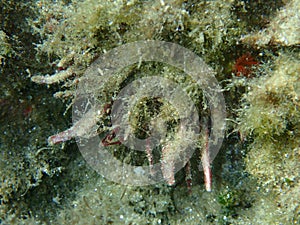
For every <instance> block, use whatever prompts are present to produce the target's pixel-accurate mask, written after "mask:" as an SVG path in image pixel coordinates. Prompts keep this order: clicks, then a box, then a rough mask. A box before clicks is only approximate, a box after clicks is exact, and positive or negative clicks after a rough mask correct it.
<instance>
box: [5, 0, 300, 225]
mask: <svg viewBox="0 0 300 225" xmlns="http://www.w3.org/2000/svg"><path fill="white" fill-rule="evenodd" d="M0 8H1V13H0V20H1V27H0V73H1V75H0V81H1V83H0V85H1V90H0V91H1V96H0V106H1V111H0V115H1V118H0V123H1V126H0V127H1V135H0V149H1V158H0V176H1V180H0V224H299V223H300V202H299V199H300V186H299V184H300V181H299V179H300V110H299V107H300V100H299V99H300V63H299V61H300V49H299V46H300V19H299V11H300V2H299V1H298V0H290V1H263V2H262V1H242V0H225V1H223V0H216V1H193V0H191V1H183V0H169V1H167V0H161V1H141V0H130V1H121V0H117V1H104V0H103V1H102V0H100V1H99V0H80V1H79V0H57V1H54V0H53V1H45V0H40V1H24V2H15V1H2V2H1V3H0ZM139 40H161V41H168V42H173V43H177V44H179V45H181V46H183V47H185V48H187V49H189V50H191V51H193V52H194V53H196V54H197V55H199V56H200V57H201V58H202V59H203V60H204V61H205V62H206V63H207V64H208V65H209V66H210V67H212V68H213V69H214V71H215V72H216V75H215V76H216V78H217V80H218V82H219V83H220V85H221V86H222V88H223V95H224V97H225V100H226V107H227V109H226V110H227V115H226V116H227V121H228V123H227V126H226V134H225V140H224V143H223V146H222V148H221V150H220V152H219V154H218V156H217V157H216V159H215V160H214V161H213V163H212V167H211V170H212V178H213V180H212V191H211V192H206V191H205V184H204V182H203V180H204V178H203V174H202V172H200V171H199V163H200V161H201V160H200V159H201V154H202V153H203V149H205V148H204V147H203V146H205V136H203V138H200V140H199V142H198V146H197V149H198V150H199V151H197V152H198V153H196V154H195V155H194V156H193V157H192V158H191V160H190V163H189V166H188V168H183V169H182V170H180V171H179V172H178V173H177V174H175V179H174V180H173V181H174V182H172V185H168V183H167V182H162V183H158V184H155V185H149V186H145V187H134V186H125V185H120V184H116V183H114V182H111V181H108V180H106V179H105V178H103V177H102V176H101V175H99V174H97V173H96V172H95V171H93V170H92V168H90V167H89V165H88V164H87V163H86V162H85V161H84V159H83V158H82V156H81V154H80V152H79V150H78V148H77V146H76V144H75V141H74V140H73V139H71V137H70V138H68V139H70V140H68V141H66V140H64V141H65V142H64V143H59V144H54V142H55V141H53V143H52V145H49V143H48V142H47V139H48V138H49V137H53V135H56V134H58V133H60V132H62V131H65V130H67V129H68V128H70V127H72V124H71V108H72V106H73V104H74V98H75V94H76V88H77V87H78V86H79V85H80V84H81V81H82V80H81V79H82V76H83V74H84V72H85V71H86V69H87V68H88V67H89V65H91V63H92V62H94V61H95V60H96V59H97V58H98V57H99V55H101V54H103V53H105V52H107V51H109V50H111V49H113V48H115V47H117V46H121V45H123V44H126V43H131V42H134V41H139ZM158 74H159V76H161V77H163V78H167V79H171V80H173V81H174V82H176V83H178V84H180V85H181V86H182V87H184V90H186V93H187V94H188V96H189V97H190V98H191V99H192V100H193V101H194V103H195V105H196V107H197V110H198V111H199V114H200V117H201V118H206V117H207V116H208V115H209V113H210V112H209V110H207V107H206V106H207V102H206V100H205V93H203V91H202V89H201V88H199V87H198V86H197V85H195V83H193V82H192V80H191V79H190V78H189V77H187V76H183V72H182V71H180V70H178V69H176V68H173V67H171V66H167V65H163V64H161V63H142V64H141V65H132V66H129V67H127V68H124V69H123V70H122V71H119V72H118V73H117V74H115V76H114V79H112V80H110V81H109V82H107V83H105V85H104V86H99V87H98V89H97V90H91V91H95V92H96V91H99V93H100V94H99V93H98V94H99V96H101V98H99V104H100V105H102V106H103V108H104V112H103V114H102V115H101V117H99V118H98V119H99V121H98V125H99V127H98V130H97V131H98V132H99V133H100V136H101V134H102V132H104V131H105V132H107V131H109V132H110V133H108V135H106V136H105V135H102V136H101V137H102V139H103V141H104V143H105V144H106V147H107V149H108V151H110V152H111V153H113V154H114V155H115V157H117V158H118V159H119V160H122V161H124V162H126V163H129V164H130V163H131V164H142V165H144V164H145V165H147V164H149V163H150V161H151V160H149V154H148V155H147V154H146V153H136V152H134V151H131V150H130V149H129V148H126V147H124V146H123V145H119V143H118V140H116V139H115V137H114V133H113V130H112V128H111V127H110V117H109V116H110V113H109V112H110V108H109V105H110V104H111V102H112V100H113V98H114V97H115V96H116V94H117V93H118V92H119V91H120V89H121V88H122V87H123V86H125V85H126V84H128V83H130V82H131V81H133V80H135V79H138V78H141V77H146V76H155V75H158ZM153 117H159V118H160V119H163V120H164V121H166V124H167V126H166V127H167V128H166V130H167V134H168V136H167V138H169V140H175V139H176V137H175V135H174V134H175V133H176V132H175V131H176V128H177V127H178V124H179V120H178V115H177V113H176V109H174V108H172V107H171V106H170V105H169V104H167V103H165V102H163V101H162V100H161V99H147V98H146V99H143V100H141V101H140V102H139V104H137V105H136V106H135V107H134V109H133V112H132V116H131V123H132V126H133V127H134V132H135V135H137V136H139V137H141V138H145V137H146V136H147V132H148V131H149V124H150V122H151V118H153ZM109 135H111V136H109ZM72 137H73V136H72ZM50 140H51V139H50ZM58 142H59V141H58ZM112 143H113V144H112ZM173 143H175V144H174V145H176V141H173ZM160 151H161V149H155V152H154V151H153V155H151V157H152V158H153V160H156V161H159V159H160V154H161V153H160ZM187 171H188V172H187Z"/></svg>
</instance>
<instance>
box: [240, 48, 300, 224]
mask: <svg viewBox="0 0 300 225" xmlns="http://www.w3.org/2000/svg"><path fill="white" fill-rule="evenodd" d="M299 56H300V55H299V53H289V52H280V55H279V56H278V57H276V58H275V60H274V66H273V68H272V70H271V69H270V70H268V71H269V74H268V75H266V76H263V77H260V78H256V79H253V80H252V82H251V84H250V86H249V88H250V91H249V92H248V93H247V94H246V95H245V98H244V101H245V102H244V103H243V107H242V109H241V113H240V118H239V122H240V126H239V127H240V131H241V132H242V133H243V134H244V135H245V136H247V135H248V136H249V135H251V136H252V138H253V140H254V141H253V143H252V144H250V146H249V147H248V148H249V153H248V155H247V160H246V169H247V170H248V171H249V173H251V174H253V175H254V176H255V177H257V179H258V182H259V183H260V184H261V187H263V188H264V189H265V190H267V191H272V192H275V194H276V201H277V202H278V204H279V205H280V206H279V207H278V208H279V210H282V211H283V212H285V213H284V214H285V216H283V218H284V219H283V218H282V219H283V221H289V223H290V222H292V221H296V220H297V219H296V218H298V220H299V202H298V203H297V202H294V201H291V202H290V203H289V204H287V203H286V198H287V196H290V195H291V194H293V195H294V196H293V198H294V199H299V198H300V196H299V184H300V183H299V171H300V164H299V160H300V147H299V146H300V122H299V121H300V110H299V106H300V101H299V99H300V64H299V59H300V58H299ZM283 193H284V194H283ZM274 204H275V202H274ZM285 223H286V222H285Z"/></svg>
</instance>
